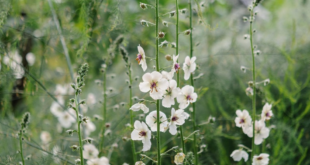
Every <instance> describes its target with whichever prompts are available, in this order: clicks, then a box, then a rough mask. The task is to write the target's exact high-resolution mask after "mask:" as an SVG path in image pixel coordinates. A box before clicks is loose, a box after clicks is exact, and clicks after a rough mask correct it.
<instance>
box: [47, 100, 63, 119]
mask: <svg viewBox="0 0 310 165" xmlns="http://www.w3.org/2000/svg"><path fill="white" fill-rule="evenodd" d="M58 102H59V103H63V102H64V100H63V99H61V100H58ZM59 103H57V102H53V103H52V105H51V108H50V110H51V112H52V114H53V115H54V116H56V117H59V116H61V115H62V113H63V112H62V107H61V106H60V105H59Z"/></svg>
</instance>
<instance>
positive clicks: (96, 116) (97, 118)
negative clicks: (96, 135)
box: [94, 115, 103, 120]
mask: <svg viewBox="0 0 310 165" xmlns="http://www.w3.org/2000/svg"><path fill="white" fill-rule="evenodd" d="M94 119H95V120H103V119H102V117H100V116H99V115H94Z"/></svg>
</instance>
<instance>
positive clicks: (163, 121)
mask: <svg viewBox="0 0 310 165" xmlns="http://www.w3.org/2000/svg"><path fill="white" fill-rule="evenodd" d="M145 121H146V124H147V125H148V126H149V127H150V128H151V131H153V132H155V131H157V123H156V122H157V111H156V110H155V111H152V112H151V113H150V114H149V115H147V116H146V118H145ZM159 122H160V131H161V132H165V127H168V122H167V117H166V115H165V114H164V113H163V112H161V111H159Z"/></svg>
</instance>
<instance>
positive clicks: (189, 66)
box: [183, 56, 196, 80]
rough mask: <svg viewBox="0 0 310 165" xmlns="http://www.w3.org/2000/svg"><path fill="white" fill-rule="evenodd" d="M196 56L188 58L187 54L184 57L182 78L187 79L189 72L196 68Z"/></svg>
mask: <svg viewBox="0 0 310 165" xmlns="http://www.w3.org/2000/svg"><path fill="white" fill-rule="evenodd" d="M195 61H196V57H192V58H189V56H186V57H185V62H184V63H183V70H184V79H185V80H188V79H189V77H190V75H191V73H193V72H194V71H195V70H196V63H195Z"/></svg>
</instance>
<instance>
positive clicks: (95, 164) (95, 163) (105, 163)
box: [86, 157, 110, 165]
mask: <svg viewBox="0 0 310 165" xmlns="http://www.w3.org/2000/svg"><path fill="white" fill-rule="evenodd" d="M86 163H87V165H110V163H109V159H108V158H106V157H101V158H93V159H89V160H87V162H86Z"/></svg>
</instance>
